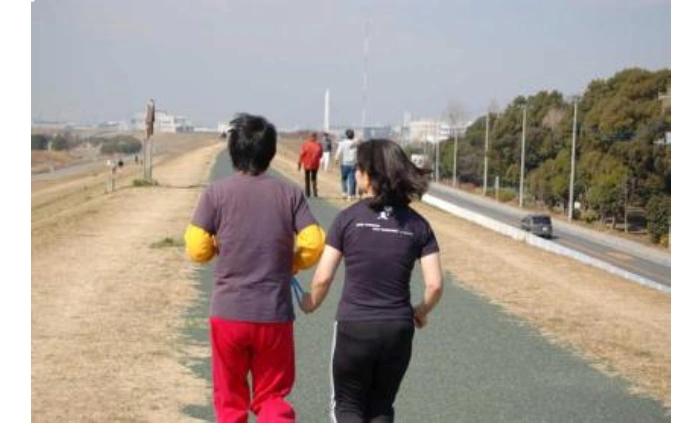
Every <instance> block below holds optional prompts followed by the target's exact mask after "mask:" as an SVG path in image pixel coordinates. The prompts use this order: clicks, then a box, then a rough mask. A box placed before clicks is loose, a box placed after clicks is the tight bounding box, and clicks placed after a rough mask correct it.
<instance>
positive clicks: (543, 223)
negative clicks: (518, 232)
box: [520, 214, 554, 239]
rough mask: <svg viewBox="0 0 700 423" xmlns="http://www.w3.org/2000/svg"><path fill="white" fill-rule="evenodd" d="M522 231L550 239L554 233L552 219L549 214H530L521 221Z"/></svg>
mask: <svg viewBox="0 0 700 423" xmlns="http://www.w3.org/2000/svg"><path fill="white" fill-rule="evenodd" d="M520 229H522V230H525V231H528V232H530V233H533V234H535V235H538V236H541V237H544V238H548V239H551V238H552V234H553V233H554V228H553V227H552V218H551V217H550V216H549V215H547V214H528V215H527V216H525V217H523V220H521V221H520Z"/></svg>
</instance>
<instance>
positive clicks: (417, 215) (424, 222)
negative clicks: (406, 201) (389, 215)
mask: <svg viewBox="0 0 700 423" xmlns="http://www.w3.org/2000/svg"><path fill="white" fill-rule="evenodd" d="M406 212H407V213H408V215H409V216H410V218H411V219H412V220H413V221H415V222H417V223H419V224H421V225H425V226H427V227H428V228H430V222H428V219H426V218H425V216H423V215H422V214H420V213H418V211H416V209H414V208H413V207H411V206H406Z"/></svg>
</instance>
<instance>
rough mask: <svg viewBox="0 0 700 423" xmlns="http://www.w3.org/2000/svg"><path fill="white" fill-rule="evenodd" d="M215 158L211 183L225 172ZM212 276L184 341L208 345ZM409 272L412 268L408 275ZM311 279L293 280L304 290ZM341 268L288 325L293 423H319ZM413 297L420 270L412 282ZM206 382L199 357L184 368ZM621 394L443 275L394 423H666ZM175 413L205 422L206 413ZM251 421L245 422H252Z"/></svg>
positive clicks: (205, 273)
mask: <svg viewBox="0 0 700 423" xmlns="http://www.w3.org/2000/svg"><path fill="white" fill-rule="evenodd" d="M228 169H229V167H228V163H227V162H226V160H220V163H218V165H217V167H216V168H215V172H214V177H215V178H216V177H218V176H220V175H222V174H228V173H229V170H228ZM310 203H311V207H312V209H313V212H314V214H315V215H316V217H317V218H318V219H319V220H320V221H321V223H322V224H323V225H324V227H327V226H328V225H329V224H330V222H331V220H332V219H333V217H334V216H335V215H336V213H337V210H336V209H335V208H334V207H332V206H331V205H330V204H328V203H327V202H325V201H323V200H322V199H319V200H316V199H314V200H311V201H310ZM211 268H212V266H208V267H206V268H203V269H202V271H201V272H200V274H199V287H200V300H199V302H198V303H197V304H196V305H195V306H194V307H193V308H192V309H191V310H190V313H189V317H190V323H189V325H188V330H187V331H186V334H185V335H186V336H187V339H188V340H189V341H188V342H191V343H198V344H200V345H208V344H207V325H206V322H207V321H206V318H207V308H208V306H207V304H208V296H209V292H210V288H211ZM416 270H418V269H416ZM310 278H311V273H310V272H305V273H303V274H301V275H300V277H299V279H300V281H301V282H302V284H303V285H304V286H308V282H309V280H310ZM342 278H343V271H342V268H341V270H340V272H339V275H338V277H337V279H336V282H335V283H334V285H333V287H332V289H331V291H330V293H329V296H328V298H327V300H326V302H325V303H324V305H323V307H322V308H321V309H320V310H318V311H317V312H316V313H315V314H313V315H311V316H306V315H303V314H301V313H298V316H297V317H298V319H297V322H296V325H295V336H296V351H297V356H296V362H297V380H296V384H295V388H294V391H293V393H292V395H291V396H290V399H291V401H292V402H293V403H294V405H295V407H296V410H297V416H298V421H299V422H301V423H315V422H328V421H329V418H328V415H329V414H328V413H329V399H330V398H329V383H330V381H329V363H330V354H331V338H332V332H333V320H334V314H335V307H336V305H337V303H338V298H339V294H340V288H341V284H342ZM412 289H413V294H414V295H421V292H422V287H421V280H420V272H419V271H416V272H415V278H414V280H413V281H412ZM188 364H189V365H190V367H191V368H192V369H193V370H194V371H195V372H196V373H197V374H199V375H200V377H202V378H206V379H207V380H208V381H210V377H209V374H210V373H209V372H210V367H209V362H208V358H206V359H201V360H193V361H190V362H188ZM628 389H629V386H628V385H627V384H626V383H625V382H624V381H621V380H619V379H616V378H610V377H607V376H605V375H603V374H601V373H600V372H598V371H596V370H594V369H592V368H591V367H590V366H589V365H588V364H587V363H586V362H585V361H583V360H582V359H581V358H579V357H578V356H576V355H574V354H573V353H572V352H570V351H567V350H565V349H562V348H560V347H557V346H555V345H553V344H551V343H550V342H548V341H547V340H545V339H544V338H543V337H542V336H540V335H539V334H538V332H537V331H536V330H535V329H534V328H532V327H530V326H529V325H528V324H527V323H525V322H523V321H521V320H518V319H515V318H513V317H511V316H509V315H507V314H505V313H504V312H503V311H502V310H501V309H500V308H498V307H496V306H494V305H492V304H490V303H488V302H487V301H485V300H484V299H483V298H481V297H479V296H477V295H475V294H472V293H470V292H467V291H465V290H463V289H461V288H459V287H457V286H456V285H455V284H454V280H453V278H452V276H451V275H450V274H449V273H448V274H447V281H446V290H445V295H444V299H443V301H442V302H441V303H440V305H439V307H438V308H437V309H436V310H435V312H434V313H433V314H432V315H431V320H430V324H429V326H428V327H427V328H426V329H424V330H419V331H417V332H416V337H415V341H414V352H413V358H412V361H411V365H410V367H409V370H408V373H407V376H406V378H405V379H404V382H403V385H402V389H401V391H400V393H399V396H398V399H397V402H396V404H395V405H396V411H397V418H396V421H397V422H408V423H413V422H415V423H425V422H449V423H455V422H472V421H473V422H552V423H561V422H601V423H602V422H605V423H615V422H625V423H626V422H638V423H644V422H670V421H671V419H670V416H668V415H667V414H666V411H665V410H664V408H663V407H662V405H661V404H659V403H658V402H656V401H653V400H649V399H643V398H638V397H634V396H632V395H630V394H629V392H628ZM182 411H183V413H184V414H186V415H189V416H193V417H198V418H201V419H204V420H207V421H213V420H214V418H213V414H212V411H211V407H210V406H205V407H202V406H196V405H191V406H188V407H185V408H184V409H183V410H182ZM251 421H254V420H253V419H251Z"/></svg>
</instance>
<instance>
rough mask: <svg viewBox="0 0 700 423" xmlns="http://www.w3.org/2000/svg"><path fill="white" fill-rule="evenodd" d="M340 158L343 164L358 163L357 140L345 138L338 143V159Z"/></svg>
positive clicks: (353, 164)
mask: <svg viewBox="0 0 700 423" xmlns="http://www.w3.org/2000/svg"><path fill="white" fill-rule="evenodd" d="M338 159H339V160H340V164H341V165H345V166H355V165H356V164H357V140H355V139H352V138H344V139H343V140H341V141H340V143H338V150H337V151H336V160H338Z"/></svg>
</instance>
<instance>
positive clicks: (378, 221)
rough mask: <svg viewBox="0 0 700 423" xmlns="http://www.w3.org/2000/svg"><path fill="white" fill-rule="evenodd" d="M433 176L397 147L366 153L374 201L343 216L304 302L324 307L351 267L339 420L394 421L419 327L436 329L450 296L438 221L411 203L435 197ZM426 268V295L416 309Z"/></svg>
mask: <svg viewBox="0 0 700 423" xmlns="http://www.w3.org/2000/svg"><path fill="white" fill-rule="evenodd" d="M426 176H427V171H425V170H423V169H419V168H418V167H416V166H415V165H414V164H413V163H412V162H411V161H410V160H409V159H408V157H407V156H406V154H405V153H404V152H403V150H402V149H401V147H400V146H399V145H398V144H396V143H394V142H392V141H389V140H370V141H367V142H364V143H362V144H360V145H359V146H358V151H357V177H358V183H359V185H360V187H361V188H362V189H363V190H364V191H365V192H366V193H367V194H368V196H369V197H368V198H367V199H365V200H362V201H360V202H358V203H357V204H355V205H353V206H351V207H348V208H347V209H345V210H343V211H342V212H340V213H339V214H338V215H337V216H336V218H335V219H334V221H333V223H332V225H331V227H330V228H329V230H328V237H327V241H326V248H325V249H324V251H323V256H322V257H321V262H320V263H319V265H318V267H317V269H316V272H315V274H314V278H313V281H312V284H311V292H310V293H309V294H306V295H304V297H303V300H302V309H303V310H304V311H305V312H307V313H310V312H313V311H314V310H315V309H316V308H318V307H319V306H320V305H321V303H322V302H323V300H324V298H325V296H326V294H327V293H328V290H329V289H330V284H331V282H332V281H333V278H334V276H335V273H336V271H337V269H338V266H339V265H340V263H341V261H342V260H344V261H345V281H344V284H343V293H342V296H341V299H340V303H339V305H338V311H337V314H336V324H335V333H334V337H333V346H334V349H333V353H332V354H333V356H332V359H331V366H332V372H331V373H332V378H331V383H332V391H331V392H332V399H331V403H332V404H333V408H332V410H331V413H332V416H333V419H334V420H333V421H337V422H359V421H373V422H374V421H381V422H393V421H394V406H393V404H394V400H395V398H396V395H397V393H398V390H399V386H400V385H401V381H402V380H403V377H404V374H405V372H406V370H407V369H408V365H409V362H410V359H411V350H412V344H413V335H414V330H415V328H416V327H417V328H422V327H424V326H425V325H426V324H427V316H428V313H430V312H431V310H432V309H433V308H434V307H435V305H437V303H438V302H439V300H440V297H441V295H442V270H441V266H440V256H439V247H438V243H437V240H436V238H435V235H434V233H433V231H432V229H431V228H430V225H429V223H428V222H427V221H426V220H425V219H424V218H423V217H422V216H420V215H419V214H418V213H417V212H416V211H414V210H412V209H411V208H410V207H409V206H408V205H409V203H410V202H411V200H412V199H414V198H420V196H421V195H423V194H424V193H425V192H426V191H427V189H428V183H429V181H428V178H427V177H426ZM416 261H420V265H421V269H422V271H423V280H424V283H425V292H424V295H423V301H422V302H420V303H419V304H416V305H415V306H412V305H411V303H410V301H411V293H410V280H411V272H412V270H413V266H414V264H415V262H416ZM368 363H371V365H368Z"/></svg>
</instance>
